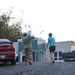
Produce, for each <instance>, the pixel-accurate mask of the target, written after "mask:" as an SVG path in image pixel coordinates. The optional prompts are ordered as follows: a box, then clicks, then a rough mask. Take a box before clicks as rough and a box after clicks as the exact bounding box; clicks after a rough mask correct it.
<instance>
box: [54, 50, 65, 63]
mask: <svg viewBox="0 0 75 75" xmlns="http://www.w3.org/2000/svg"><path fill="white" fill-rule="evenodd" d="M63 52H64V50H63V49H57V50H56V51H55V53H54V60H55V62H64V60H63V59H62V53H63Z"/></svg>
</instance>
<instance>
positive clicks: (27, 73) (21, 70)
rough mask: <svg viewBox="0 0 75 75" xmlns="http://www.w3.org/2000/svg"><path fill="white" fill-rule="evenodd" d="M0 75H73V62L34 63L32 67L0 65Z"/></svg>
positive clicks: (74, 65)
mask: <svg viewBox="0 0 75 75" xmlns="http://www.w3.org/2000/svg"><path fill="white" fill-rule="evenodd" d="M0 75H75V62H61V63H60V62H57V63H55V64H53V65H51V64H49V62H36V63H33V65H24V63H17V64H16V65H15V66H12V65H11V64H5V65H4V64H0Z"/></svg>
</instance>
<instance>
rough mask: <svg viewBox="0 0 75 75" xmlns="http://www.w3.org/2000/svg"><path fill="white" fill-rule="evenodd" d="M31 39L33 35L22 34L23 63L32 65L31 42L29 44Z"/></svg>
mask: <svg viewBox="0 0 75 75" xmlns="http://www.w3.org/2000/svg"><path fill="white" fill-rule="evenodd" d="M32 39H34V36H28V35H27V33H24V34H23V38H22V41H23V43H24V50H25V65H27V63H29V64H30V65H32V60H33V58H32V57H33V55H32V44H31V40H32Z"/></svg>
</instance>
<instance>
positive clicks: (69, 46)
mask: <svg viewBox="0 0 75 75" xmlns="http://www.w3.org/2000/svg"><path fill="white" fill-rule="evenodd" d="M72 50H75V43H74V42H73V41H63V42H56V51H55V52H56V53H57V55H58V54H60V53H61V56H62V53H63V52H70V51H72ZM61 56H58V57H59V58H61V59H62V57H61ZM56 58H57V57H56ZM56 58H55V59H56ZM44 59H45V61H50V52H49V47H48V48H47V50H46V52H45V58H44ZM57 59H58V58H57ZM59 61H61V60H58V62H59Z"/></svg>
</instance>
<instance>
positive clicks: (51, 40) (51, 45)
mask: <svg viewBox="0 0 75 75" xmlns="http://www.w3.org/2000/svg"><path fill="white" fill-rule="evenodd" d="M48 36H49V38H48V43H47V45H46V49H47V47H48V45H49V51H50V59H51V64H53V63H55V62H54V51H55V49H56V46H55V38H54V37H52V33H49V35H48Z"/></svg>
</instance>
